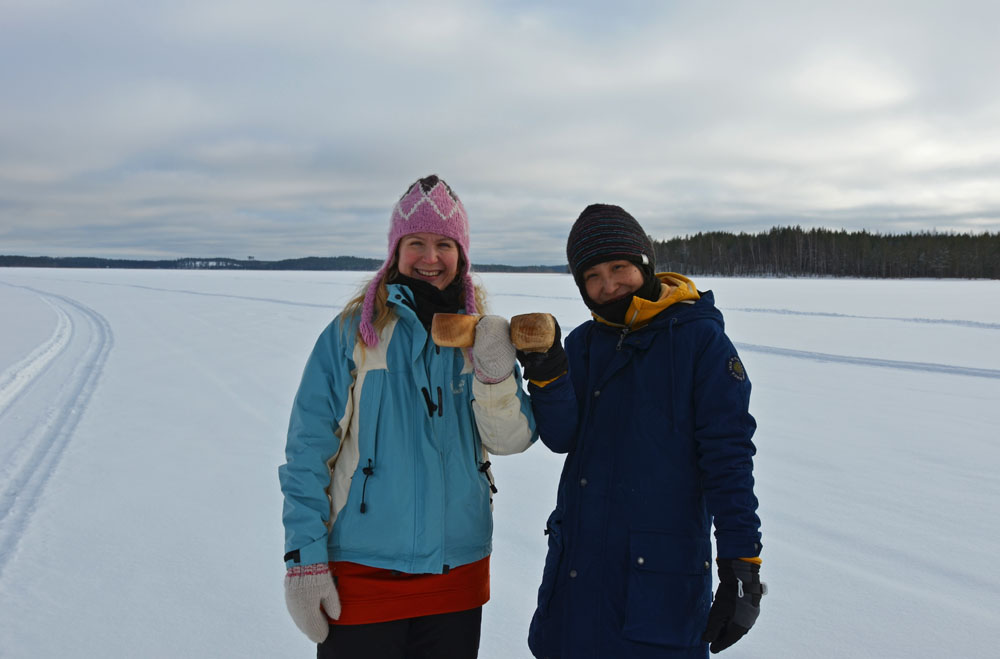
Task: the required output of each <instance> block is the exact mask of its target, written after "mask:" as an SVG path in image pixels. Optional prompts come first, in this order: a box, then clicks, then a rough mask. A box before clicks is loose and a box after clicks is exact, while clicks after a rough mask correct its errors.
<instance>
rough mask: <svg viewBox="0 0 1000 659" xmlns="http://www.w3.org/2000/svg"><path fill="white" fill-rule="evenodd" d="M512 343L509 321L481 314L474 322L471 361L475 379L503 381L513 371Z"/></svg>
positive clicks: (484, 381) (493, 382) (491, 382)
mask: <svg viewBox="0 0 1000 659" xmlns="http://www.w3.org/2000/svg"><path fill="white" fill-rule="evenodd" d="M514 353H515V351H514V344H513V343H511V342H510V323H509V322H507V319H506V318H503V317H501V316H483V317H482V318H480V319H479V322H478V323H477V324H476V343H475V344H474V345H473V346H472V363H473V366H475V369H476V379H477V380H479V381H480V382H482V383H484V384H496V383H497V382H503V381H504V380H506V379H507V378H509V377H510V375H511V373H513V372H514Z"/></svg>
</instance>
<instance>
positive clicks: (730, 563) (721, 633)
mask: <svg viewBox="0 0 1000 659" xmlns="http://www.w3.org/2000/svg"><path fill="white" fill-rule="evenodd" d="M717 563H718V564H719V588H718V590H716V591H715V601H714V602H713V603H712V610H711V611H709V612H708V626H707V627H706V628H705V633H704V634H702V636H701V640H703V641H705V642H706V643H711V644H712V645H711V646H710V648H709V649H711V651H712V654H715V653H716V652H722V651H723V650H725V649H726V648H728V647H729V646H730V645H732V644H733V643H735V642H736V641H738V640H740V639H741V638H743V635H744V634H746V633H747V632H748V631H750V628H751V627H753V623H754V622H756V620H757V616H758V615H760V598H761V596H762V595H763V594H764V593H766V592H767V584H763V583H761V582H760V566H759V565H757V564H755V563H750V562H748V561H741V560H740V559H738V558H737V559H729V558H720V559H719V560H718V561H717Z"/></svg>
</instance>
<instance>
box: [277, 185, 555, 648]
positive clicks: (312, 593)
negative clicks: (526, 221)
mask: <svg viewBox="0 0 1000 659" xmlns="http://www.w3.org/2000/svg"><path fill="white" fill-rule="evenodd" d="M388 252H389V253H388V257H387V258H386V261H385V264H384V265H383V266H382V268H381V269H380V270H379V272H378V273H377V274H376V275H375V276H374V277H373V278H372V280H371V282H370V284H369V285H368V286H367V287H366V290H365V291H363V292H362V293H361V294H360V295H359V296H358V297H356V298H355V299H354V300H353V301H352V302H351V303H349V304H348V306H347V308H346V309H345V310H344V312H343V313H341V314H340V316H338V317H337V318H336V319H334V321H333V322H332V323H330V325H329V326H328V327H327V328H326V329H325V330H324V331H323V333H322V334H321V335H320V337H319V340H318V341H317V342H316V346H315V348H314V349H313V352H312V354H311V355H310V356H309V360H308V362H307V364H306V367H305V371H304V373H303V375H302V382H301V384H300V385H299V390H298V392H297V394H296V396H295V402H294V405H293V408H292V414H291V421H290V423H289V427H288V440H287V444H286V449H285V455H286V459H287V461H286V463H285V464H284V465H282V466H281V467H280V468H279V477H280V481H281V490H282V493H283V494H284V499H285V504H284V512H283V517H282V521H283V523H284V527H285V551H286V554H285V562H286V566H287V573H286V576H285V600H286V604H287V606H288V610H289V612H290V613H291V616H292V619H293V621H294V622H295V624H296V625H297V626H298V627H299V628H300V629H301V630H302V632H303V633H305V634H306V636H308V637H309V638H310V639H311V640H312V641H314V642H315V643H318V644H319V647H318V651H317V652H318V654H317V656H318V657H320V658H321V659H323V658H325V657H336V658H337V659H354V658H359V659H360V658H364V659H403V657H415V656H427V657H455V658H456V659H472V658H474V657H475V656H476V655H477V653H478V647H479V635H480V622H481V616H482V605H483V603H485V602H486V601H487V600H488V599H489V556H490V552H491V550H492V532H493V519H492V513H491V510H492V493H491V492H492V491H495V489H494V488H493V482H492V475H491V473H490V468H489V467H490V463H489V460H488V455H487V454H488V453H493V454H508V453H515V452H519V451H523V450H525V449H527V448H528V447H529V446H530V445H531V443H532V442H533V441H534V439H535V437H536V434H535V431H534V421H533V418H532V414H531V407H530V404H529V402H528V400H527V396H526V395H525V394H524V393H523V391H522V388H521V379H520V375H519V374H518V373H517V372H516V370H515V359H514V346H513V345H512V344H511V342H510V327H509V324H508V323H507V321H506V320H504V319H502V318H500V317H498V316H483V317H481V318H480V320H479V322H478V324H477V326H476V336H475V345H474V347H473V348H472V351H471V355H469V354H467V353H466V352H464V351H462V350H459V349H456V348H439V347H438V346H436V345H435V344H434V343H433V342H432V341H431V338H430V332H429V331H428V328H429V325H430V321H431V318H432V317H433V315H434V313H435V312H450V313H455V312H464V313H470V314H472V313H478V312H481V296H480V295H479V291H478V290H477V288H476V287H475V286H474V284H473V282H472V280H471V278H470V276H469V263H470V262H469V225H468V219H467V216H466V212H465V208H464V206H463V205H462V202H461V201H460V200H459V199H458V197H457V195H455V193H454V192H453V191H452V189H451V188H450V187H449V186H448V185H447V184H446V183H445V182H444V181H443V180H440V179H439V178H438V177H436V176H429V177H425V178H423V179H420V180H418V181H416V182H415V183H414V184H413V185H411V186H410V187H409V189H408V190H407V191H406V193H405V194H404V195H403V196H402V198H400V200H399V202H398V203H397V204H396V206H395V207H394V208H393V212H392V220H391V223H390V227H389V250H388Z"/></svg>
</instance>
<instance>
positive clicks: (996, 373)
mask: <svg viewBox="0 0 1000 659" xmlns="http://www.w3.org/2000/svg"><path fill="white" fill-rule="evenodd" d="M733 345H735V346H736V348H737V350H743V351H747V352H761V353H765V354H769V355H779V356H781V357H793V358H796V359H810V360H812V361H817V362H836V363H839V364H852V365H855V366H874V367H876V368H896V369H902V370H905V371H921V372H924V373H945V374H948V375H966V376H971V377H977V378H992V379H994V380H1000V370H995V369H991V368H969V367H966V366H952V365H951V364H932V363H927V362H905V361H896V360H893V359H875V358H872V357H852V356H850V355H831V354H827V353H825V352H810V351H808V350H791V349H789V348H777V347H774V346H762V345H754V344H752V343H734V344H733Z"/></svg>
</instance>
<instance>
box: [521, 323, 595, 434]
mask: <svg viewBox="0 0 1000 659" xmlns="http://www.w3.org/2000/svg"><path fill="white" fill-rule="evenodd" d="M564 344H565V348H566V357H567V359H568V361H569V371H568V372H567V373H565V374H563V375H561V376H559V377H558V378H556V379H555V380H553V381H551V382H549V383H548V384H546V385H545V386H538V385H536V384H535V383H533V382H531V383H529V384H528V393H530V394H531V408H532V410H534V412H535V423H536V424H537V425H538V436H539V438H540V439H541V440H542V443H543V444H545V445H546V446H547V447H549V450H551V451H552V452H553V453H569V451H570V449H572V448H573V446H574V444H575V443H576V435H577V426H578V424H579V419H580V406H579V404H578V403H577V397H576V387H574V385H573V378H574V377H581V378H582V377H585V373H586V366H585V365H584V363H583V359H582V356H581V355H582V350H583V345H582V344H583V339H582V338H581V336H580V332H579V330H574V331H573V332H571V333H570V334H569V335H568V336H567V337H566V340H565V342H564Z"/></svg>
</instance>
